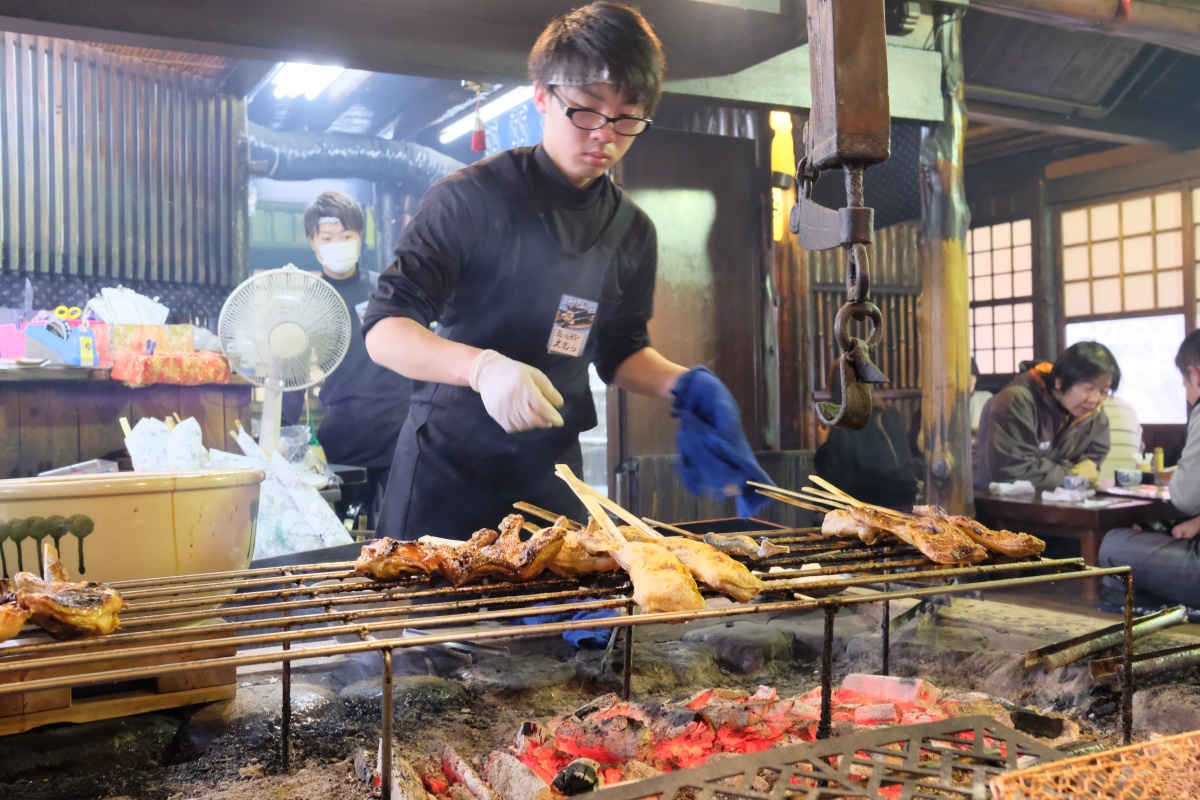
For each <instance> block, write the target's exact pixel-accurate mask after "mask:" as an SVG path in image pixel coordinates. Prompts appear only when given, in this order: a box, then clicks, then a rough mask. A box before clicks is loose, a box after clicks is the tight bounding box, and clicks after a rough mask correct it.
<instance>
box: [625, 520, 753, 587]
mask: <svg viewBox="0 0 1200 800" xmlns="http://www.w3.org/2000/svg"><path fill="white" fill-rule="evenodd" d="M620 531H621V533H622V534H623V535H624V536H625V538H626V540H628V541H631V542H638V541H641V542H645V541H650V542H653V543H654V544H657V545H659V546H661V547H662V548H663V549H665V550H667V551H669V552H670V553H671V554H672V555H674V556H675V557H676V558H678V559H679V560H680V561H681V562H682V563H683V565H684V566H685V567H687V568H688V571H689V572H690V573H692V577H693V578H695V579H696V581H697V582H698V583H702V584H704V585H705V586H707V587H708V588H710V589H713V590H715V591H718V592H720V593H721V594H723V595H725V596H726V597H728V598H729V599H730V600H733V601H735V602H738V603H746V602H749V601H750V600H752V599H754V598H755V597H757V596H758V593H759V592H761V591H762V590H763V582H762V581H761V580H759V579H758V578H756V577H755V576H754V574H753V573H752V572H750V570H748V569H746V565H745V564H742V563H741V562H738V561H734V560H733V559H732V558H730V557H729V556H727V555H725V554H724V553H722V552H721V551H720V550H718V549H716V548H715V547H713V546H712V545H708V544H705V543H704V542H696V541H693V540H691V539H685V538H683V537H682V536H667V537H664V538H662V539H650V538H649V537H647V536H646V535H645V534H644V533H642V532H641V531H639V530H638V529H637V528H632V527H628V526H622V527H621V529H620Z"/></svg>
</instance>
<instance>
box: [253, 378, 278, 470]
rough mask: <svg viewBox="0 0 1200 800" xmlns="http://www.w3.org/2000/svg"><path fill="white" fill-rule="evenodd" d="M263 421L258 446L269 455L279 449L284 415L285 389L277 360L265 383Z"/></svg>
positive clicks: (259, 430) (259, 431) (260, 425)
mask: <svg viewBox="0 0 1200 800" xmlns="http://www.w3.org/2000/svg"><path fill="white" fill-rule="evenodd" d="M263 389H264V390H265V391H264V394H263V408H262V422H261V423H260V424H259V429H258V446H259V447H261V448H262V449H263V452H265V453H266V454H267V455H268V456H269V455H270V454H271V453H274V452H277V451H278V450H279V426H280V420H281V419H282V417H283V389H282V388H281V387H280V385H279V368H278V366H277V364H276V363H275V362H272V363H271V367H270V369H269V371H268V372H267V381H266V383H265V384H264V385H263Z"/></svg>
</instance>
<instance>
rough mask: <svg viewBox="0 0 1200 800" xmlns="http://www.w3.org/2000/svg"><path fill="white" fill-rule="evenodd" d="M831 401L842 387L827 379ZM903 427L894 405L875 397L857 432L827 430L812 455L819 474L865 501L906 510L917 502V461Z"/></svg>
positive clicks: (838, 395) (836, 401) (906, 427)
mask: <svg viewBox="0 0 1200 800" xmlns="http://www.w3.org/2000/svg"><path fill="white" fill-rule="evenodd" d="M830 390H831V391H830V401H831V402H834V403H838V402H840V401H841V394H842V393H841V384H840V382H839V381H838V380H836V370H835V377H834V378H831V379H830ZM908 442H909V436H908V426H907V425H905V424H904V417H903V415H901V413H900V411H899V410H898V409H897V408H896V407H895V406H889V405H887V404H885V403H884V402H882V401H881V400H880V399H879V395H875V397H874V403H873V405H872V407H871V418H870V419H869V420H868V421H867V426H866V427H865V428H863V429H862V430H859V431H856V430H850V429H848V428H830V429H829V431H828V433H827V434H826V438H825V441H824V442H822V443H821V445H820V446H819V447H818V448H817V450H816V453H814V454H813V469H814V470H815V471H816V473H817V474H818V475H820V476H821V477H822V478H824V479H825V480H827V481H829V482H830V483H832V484H833V485H834V486H836V487H838V488H839V489H841V490H842V491H843V492H846V493H847V494H849V495H850V496H851V497H855V498H857V499H859V500H862V501H863V502H864V503H871V504H872V505H877V506H884V507H886V508H894V509H897V510H899V511H911V510H912V507H913V503H915V502H916V500H917V459H916V458H914V457H913V454H912V452H911V450H910V449H909V443H908Z"/></svg>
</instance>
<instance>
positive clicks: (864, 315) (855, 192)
mask: <svg viewBox="0 0 1200 800" xmlns="http://www.w3.org/2000/svg"><path fill="white" fill-rule="evenodd" d="M844 171H845V176H846V207H847V208H855V207H858V208H861V207H862V206H863V168H862V167H861V166H854V165H847V166H846V167H845V168H844ZM870 296H871V265H870V258H869V257H868V255H867V246H866V245H865V244H851V245H847V246H846V302H845V303H844V304H843V305H842V307H841V308H840V309H838V313H837V317H836V318H835V319H834V324H833V330H834V336H835V337H836V338H837V341H838V346H839V347H841V348H842V352H843V353H849V352H851V351H852V350H853V349H854V339H853V337H852V336H850V324H849V323H850V320H851V319H857V320H867V319H869V320H871V331H870V333H869V334H868V336H867V346H868V347H874V346H875V345H876V344H878V343H879V340H880V339H881V338H882V337H883V325H882V323H883V315H882V314H880V312H879V308H878V307H877V306H876V305H875V304H874V303H872V302H871V301H870V300H869V299H867V298H869V297H870Z"/></svg>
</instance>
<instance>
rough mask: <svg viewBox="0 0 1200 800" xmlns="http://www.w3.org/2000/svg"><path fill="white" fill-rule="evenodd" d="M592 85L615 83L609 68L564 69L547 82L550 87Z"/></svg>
mask: <svg viewBox="0 0 1200 800" xmlns="http://www.w3.org/2000/svg"><path fill="white" fill-rule="evenodd" d="M592 83H613V79H612V77H611V76H610V75H609V71H608V67H607V66H602V67H598V68H597V67H589V68H586V69H583V70H582V71H580V70H574V69H563V70H560V71H558V72H555V73H554V74H552V75H551V76H550V78H549V80H547V81H546V84H547V85H548V86H587V85H589V84H592Z"/></svg>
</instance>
